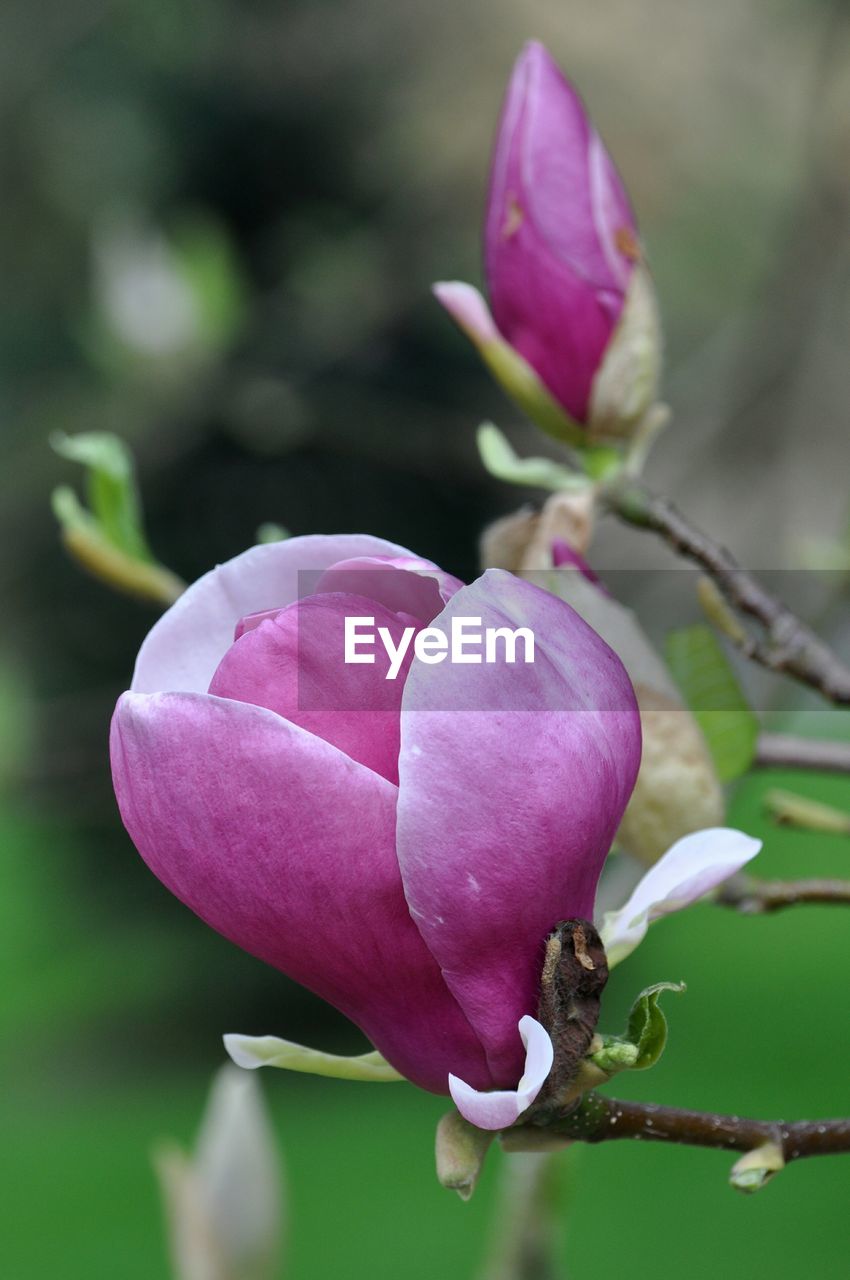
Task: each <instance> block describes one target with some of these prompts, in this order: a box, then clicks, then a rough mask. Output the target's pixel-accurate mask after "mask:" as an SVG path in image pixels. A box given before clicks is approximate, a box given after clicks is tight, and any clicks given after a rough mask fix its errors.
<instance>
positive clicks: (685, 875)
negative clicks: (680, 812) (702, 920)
mask: <svg viewBox="0 0 850 1280" xmlns="http://www.w3.org/2000/svg"><path fill="white" fill-rule="evenodd" d="M761 843H762V842H761V840H756V839H754V838H753V837H752V836H748V835H745V834H744V833H743V831H735V830H733V829H732V828H730V827H711V828H709V829H708V830H706V831H695V832H694V833H693V834H692V835H689V836H684V837H683V838H682V839H681V840H677V841H676V843H675V844H674V845H673V846H672V848H670V849H668V850H667V852H666V853H665V854H664V857H663V858H661V859H660V860H659V861H658V862H656V864H655V866H654V867H651V868H650V870H649V871H647V873H646V875H645V876H644V877H643V878H642V879H641V880H639V881H638V884H637V885H636V887H635V890H634V892H633V893H632V896H631V897H630V898H629V900H628V902H627V903H626V904H625V906H623V907H621V908H620V910H619V911H609V912H608V913H607V914H606V916H605V921H604V923H603V925H602V928H601V930H600V933H601V935H602V941H603V942H604V944H605V950H606V952H607V953H608V964H609V965H615V964H619V962H620V961H621V960H625V958H626V956H628V955H631V953H632V952H633V951H634V949H635V947H636V946H637V945H638V943H639V942H642V941H643V939H644V937H645V936H646V931H647V929H648V928H649V926H650V925H651V924H652V922H653V920H657V919H658V918H659V917H660V916H666V915H669V914H670V913H671V912H673V911H681V909H682V907H689V906H690V905H691V903H693V902H697V901H698V900H699V899H700V898H703V897H705V895H706V894H707V893H710V892H711V890H712V889H716V888H717V886H718V885H720V884H722V883H723V881H724V880H728V879H729V877H730V876H732V875H734V874H735V872H736V871H740V869H741V867H743V866H744V865H745V864H746V863H748V862H749V861H750V859H751V858H754V857H755V856H756V854H757V853H758V851H759V850H760V849H761Z"/></svg>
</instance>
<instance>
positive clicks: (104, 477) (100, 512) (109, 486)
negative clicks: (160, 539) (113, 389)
mask: <svg viewBox="0 0 850 1280" xmlns="http://www.w3.org/2000/svg"><path fill="white" fill-rule="evenodd" d="M50 443H51V445H52V447H53V448H54V449H55V451H56V452H57V453H58V454H59V455H60V456H61V457H63V458H69V459H70V460H71V461H72V462H79V463H80V464H81V465H82V466H84V467H85V468H86V470H87V496H88V501H89V506H90V508H91V514H92V516H93V517H94V519H95V521H96V522H97V524H98V526H99V527H100V531H101V533H102V534H103V536H104V537H105V538H106V540H107V541H108V542H110V543H112V545H113V546H114V547H117V548H118V550H119V551H124V552H126V554H127V555H129V556H132V558H133V559H134V560H144V561H147V562H148V563H151V564H152V563H153V556H152V555H151V552H150V548H149V547H148V544H147V540H146V538H145V535H144V532H143V530H142V513H141V504H140V502H139V494H138V490H137V488H136V476H135V467H134V465H133V457H132V454H131V453H130V450H129V449H128V448H127V446H126V445H125V444H124V441H123V440H121V439H119V437H118V436H115V435H112V434H111V433H110V432H107V431H89V432H84V433H82V434H81V435H76V436H66V435H62V434H61V433H57V434H56V435H55V436H53V437H52V438H51V441H50ZM65 501H66V502H67V499H65ZM57 514H59V512H58V511H57ZM60 518H61V516H60Z"/></svg>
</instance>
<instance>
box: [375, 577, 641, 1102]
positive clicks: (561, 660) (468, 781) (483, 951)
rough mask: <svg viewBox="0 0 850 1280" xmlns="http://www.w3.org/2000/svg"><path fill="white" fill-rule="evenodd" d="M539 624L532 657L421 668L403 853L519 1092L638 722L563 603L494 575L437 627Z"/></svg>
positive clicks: (408, 707) (437, 943)
mask: <svg viewBox="0 0 850 1280" xmlns="http://www.w3.org/2000/svg"><path fill="white" fill-rule="evenodd" d="M458 616H460V617H474V618H479V617H480V618H481V620H482V626H483V627H488V626H493V627H499V626H509V627H511V628H515V627H518V626H527V627H531V628H532V629H533V631H534V634H535V637H536V645H535V661H534V662H533V663H532V664H525V663H523V662H520V663H518V664H516V665H514V666H509V665H505V664H503V663H500V664H496V665H487V664H482V665H477V666H472V665H470V666H465V665H458V664H456V663H449V662H445V663H443V664H442V665H440V666H430V667H428V666H423V665H422V664H420V663H414V664H413V666H412V668H411V671H410V674H409V676H408V680H407V684H406V686H405V692H404V697H403V700H402V730H401V744H402V745H401V756H400V760H399V777H400V791H399V814H398V854H399V864H400V866H401V873H402V877H403V879H404V887H405V893H406V895H407V900H408V902H409V904H410V909H411V912H412V914H413V917H414V919H415V920H416V923H417V924H418V926H419V929H420V931H421V933H422V936H423V938H424V939H425V942H426V943H427V945H428V948H429V950H430V951H431V952H432V954H433V955H434V956H435V957H436V959H437V960H438V961H439V963H440V966H441V968H442V970H443V974H444V976H445V979H446V982H447V983H448V985H449V987H450V988H451V990H452V991H453V992H454V994H455V995H456V996H457V999H458V1001H459V1003H460V1005H461V1007H462V1008H463V1009H464V1012H465V1013H466V1015H467V1017H468V1018H469V1020H470V1022H471V1023H472V1025H473V1026H474V1028H475V1030H476V1032H477V1034H478V1036H479V1038H480V1040H481V1041H482V1043H483V1044H484V1045H485V1048H486V1050H487V1055H488V1061H489V1063H490V1068H491V1071H492V1073H493V1076H494V1079H495V1081H496V1083H497V1084H499V1085H503V1086H513V1084H514V1082H515V1081H516V1079H517V1076H518V1075H519V1073H520V1069H521V1059H520V1055H519V1047H518V1045H517V1042H516V1030H515V1028H516V1025H517V1020H518V1019H519V1018H520V1017H521V1016H522V1015H523V1014H525V1013H530V1012H532V1011H533V1010H535V1009H536V1003H537V991H538V986H539V975H540V965H541V963H542V955H543V942H544V939H545V937H546V935H547V934H548V933H549V932H550V930H551V929H552V927H553V926H554V925H555V924H556V923H557V922H558V920H561V919H564V918H567V917H571V916H584V917H589V916H590V913H591V911H592V906H593V896H594V891H595V889H596V882H597V879H598V877H599V872H600V870H601V867H602V863H603V862H604V860H605V856H606V854H607V853H608V850H609V848H610V845H611V840H612V838H613V836H614V833H615V831H616V829H617V826H618V824H619V821H620V818H621V816H622V813H623V810H624V808H625V806H626V802H627V800H628V798H629V794H630V792H631V789H632V786H633V784H634V780H635V775H636V773H637V768H638V761H639V757H640V722H639V718H638V713H637V707H636V705H635V700H634V693H633V691H632V687H631V684H630V683H629V679H628V676H627V675H626V673H625V671H624V669H623V667H622V664H621V663H620V661H619V659H618V658H617V657H616V655H615V654H614V653H613V652H612V651H611V650H610V649H609V648H608V646H607V645H606V644H605V643H604V642H603V641H602V640H600V639H599V637H598V636H597V635H596V633H595V632H594V631H592V630H591V629H590V627H588V626H587V624H586V623H584V622H583V621H582V620H581V618H579V616H578V615H577V614H576V613H575V612H574V611H573V610H572V609H571V608H570V607H569V606H568V605H565V604H564V603H563V602H562V601H560V600H556V599H555V598H554V597H553V596H551V595H550V594H549V593H548V592H544V591H540V590H539V589H538V588H537V587H534V586H532V585H530V584H529V583H527V582H522V581H520V580H519V579H517V578H515V577H513V575H511V574H508V573H504V572H502V571H501V570H497V569H491V570H489V571H488V572H487V573H486V574H485V575H484V576H483V578H480V579H479V580H478V582H477V583H475V584H474V585H473V586H471V587H465V588H464V590H463V591H459V592H458V593H457V595H455V596H454V597H453V599H452V600H451V602H450V603H449V605H448V606H447V608H446V609H445V610H444V612H443V613H442V614H441V615H440V616H439V618H438V619H437V620H436V622H435V626H439V627H442V628H444V629H450V627H451V620H452V618H454V617H458Z"/></svg>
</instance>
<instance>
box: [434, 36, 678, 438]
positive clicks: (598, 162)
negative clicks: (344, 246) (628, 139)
mask: <svg viewBox="0 0 850 1280" xmlns="http://www.w3.org/2000/svg"><path fill="white" fill-rule="evenodd" d="M484 256H485V269H486V276H487V283H488V286H489V292H490V303H491V307H492V314H491V313H490V311H489V310H488V308H487V304H486V303H485V301H484V299H483V298H482V297H481V295H480V294H479V293H478V291H477V290H476V289H474V288H473V287H472V286H471V285H468V284H462V283H460V282H457V281H453V282H443V283H440V284H437V285H435V293H436V295H437V297H438V299H439V301H440V302H442V304H443V305H444V306H445V307H446V309H447V310H448V311H449V312H450V314H451V315H452V316H453V318H454V319H455V320H456V321H457V323H458V324H459V325H460V327H461V328H462V329H464V331H465V332H466V333H467V334H468V335H469V337H470V338H471V339H472V341H473V342H474V343H475V344H476V346H477V347H478V348H479V350H480V351H481V354H482V355H483V356H484V358H485V359H486V360H487V361H488V363H489V364H490V365H491V367H492V369H493V371H494V372H495V374H496V376H497V377H498V378H499V379H500V381H502V382H503V384H504V385H505V386H506V388H507V389H508V390H509V391H510V393H511V394H512V395H513V396H514V398H515V399H517V400H518V402H519V403H520V404H521V405H522V406H523V408H525V409H527V411H528V412H529V413H530V414H531V416H532V417H534V418H535V419H536V420H538V421H539V422H540V425H542V426H544V427H545V428H546V429H547V430H550V431H551V432H552V433H553V434H555V435H560V436H563V437H566V438H568V437H569V436H570V434H571V432H573V433H574V432H575V428H576V424H578V426H580V427H587V428H589V429H590V430H591V431H592V432H595V433H596V434H602V435H610V436H616V435H621V434H626V433H627V432H628V430H630V429H631V427H632V425H633V424H635V423H636V422H637V420H638V419H639V418H640V417H641V416H642V414H643V413H644V412H645V410H646V409H647V408H648V407H649V404H650V403H651V400H652V397H653V395H654V392H655V384H656V380H657V372H658V368H657V366H658V358H659V349H660V340H659V335H658V325H657V318H656V314H655V303H654V297H653V293H652V287H651V284H650V281H649V277H648V274H647V272H646V270H645V268H644V267H643V265H642V260H641V250H640V244H639V241H638V232H637V225H636V222H635V217H634V214H633V212H632V209H631V206H630V204H629V199H628V196H627V194H626V191H625V188H624V187H623V184H622V181H621V180H620V177H619V175H618V173H617V171H616V169H615V167H614V164H613V162H612V160H611V158H610V156H609V155H608V152H607V151H606V150H605V147H604V145H603V143H602V141H601V139H600V138H599V135H598V134H597V132H596V130H595V129H594V127H593V125H592V124H591V122H590V120H589V118H588V115H587V112H586V111H585V108H584V105H583V103H582V101H581V98H580V97H579V95H578V94H577V92H576V90H575V89H574V88H573V86H572V85H571V84H570V83H569V81H567V80H566V79H565V78H564V76H563V75H562V73H561V71H560V69H559V68H558V66H557V65H556V63H555V62H554V61H553V59H552V57H551V55H550V54H549V53H548V51H547V50H546V49H545V48H544V47H543V45H542V44H539V43H536V42H532V43H530V44H528V45H527V46H526V47H525V49H524V50H523V52H522V53H521V54H520V57H519V58H518V60H517V63H516V66H515V67H514V71H513V74H512V76H511V80H510V84H509V85H508V90H507V94H506V96H505V102H504V105H503V108H502V116H501V121H500V124H499V129H498V133H497V137H496V146H495V151H494V155H493V163H492V169H491V175H490V193H489V199H488V202H487V214H486V221H485V231H484ZM559 418H560V421H559Z"/></svg>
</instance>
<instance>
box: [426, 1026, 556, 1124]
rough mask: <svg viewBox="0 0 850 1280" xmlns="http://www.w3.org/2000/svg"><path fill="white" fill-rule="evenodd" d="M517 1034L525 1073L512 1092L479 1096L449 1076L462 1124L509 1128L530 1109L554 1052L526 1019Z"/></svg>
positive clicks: (543, 1033) (546, 1038) (546, 1035)
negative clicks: (462, 1119) (467, 1122)
mask: <svg viewBox="0 0 850 1280" xmlns="http://www.w3.org/2000/svg"><path fill="white" fill-rule="evenodd" d="M519 1033H520V1036H521V1037H522V1043H523V1044H524V1045H525V1048H526V1055H525V1070H524V1071H523V1073H522V1079H521V1080H520V1082H519V1084H518V1085H517V1087H516V1089H500V1090H498V1091H497V1092H495V1093H482V1092H480V1091H479V1090H478V1089H471V1088H470V1087H469V1085H468V1084H466V1083H465V1081H463V1080H458V1078H457V1076H449V1093H450V1094H451V1095H452V1099H453V1101H454V1104H455V1106H456V1107H457V1109H458V1111H459V1112H460V1114H461V1115H462V1116H463V1118H464V1120H468V1121H469V1123H470V1124H474V1125H476V1126H477V1127H478V1128H479V1129H507V1128H509V1127H510V1125H512V1124H513V1123H514V1122H515V1121H516V1120H518V1119H519V1117H520V1116H521V1115H522V1113H523V1111H527V1110H528V1108H529V1107H530V1106H531V1104H532V1102H533V1101H534V1099H535V1098H536V1097H537V1095H538V1093H539V1092H540V1090H541V1089H542V1088H543V1085H544V1084H545V1082H546V1078H547V1076H548V1075H549V1072H550V1071H551V1070H552V1062H553V1060H554V1056H555V1050H554V1047H553V1045H552V1041H551V1040H550V1039H549V1033H548V1031H547V1030H546V1028H545V1027H543V1026H541V1024H540V1023H539V1022H538V1021H537V1019H536V1018H530V1017H528V1015H526V1017H524V1018H520V1020H519Z"/></svg>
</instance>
